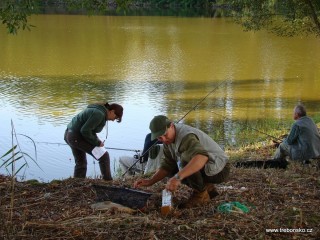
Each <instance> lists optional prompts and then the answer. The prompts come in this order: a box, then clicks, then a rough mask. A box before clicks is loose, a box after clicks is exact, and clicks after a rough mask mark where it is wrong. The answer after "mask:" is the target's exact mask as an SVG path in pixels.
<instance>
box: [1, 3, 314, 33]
mask: <svg viewBox="0 0 320 240" xmlns="http://www.w3.org/2000/svg"><path fill="white" fill-rule="evenodd" d="M43 3H46V4H48V3H51V4H52V3H59V4H63V6H64V7H65V8H67V9H73V10H85V12H86V13H87V14H92V13H104V12H106V11H107V10H108V8H109V7H110V6H113V5H115V6H116V7H117V9H118V10H119V9H121V10H124V12H125V10H126V9H127V7H128V6H129V7H130V6H135V7H137V6H141V4H142V1H141V0H136V1H134V0H114V1H113V2H112V1H110V0H64V1H63V0H46V1H41V0H1V1H0V20H1V21H2V24H4V25H5V26H6V28H7V29H8V32H9V33H13V34H16V33H17V32H18V30H19V29H30V27H32V25H30V24H29V23H28V17H29V16H30V15H31V14H33V13H36V9H37V8H38V6H39V4H43ZM209 3H212V4H213V5H212V7H219V6H222V7H223V9H225V10H226V11H228V13H229V14H228V15H229V16H231V17H233V19H234V20H235V21H236V22H237V23H239V24H241V25H242V26H243V27H244V29H245V30H246V31H257V30H261V29H266V30H267V31H269V32H272V33H275V34H277V35H279V36H294V35H315V36H318V37H319V36H320V17H319V16H320V1H319V0H233V1H231V0H215V1H209V0H200V1H195V0H180V1H178V0H158V1H156V0H149V1H143V5H145V4H146V5H148V4H149V5H150V7H159V6H163V7H176V6H180V7H202V8H205V7H208V5H209Z"/></svg>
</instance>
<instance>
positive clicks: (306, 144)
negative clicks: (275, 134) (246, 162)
mask: <svg viewBox="0 0 320 240" xmlns="http://www.w3.org/2000/svg"><path fill="white" fill-rule="evenodd" d="M293 119H294V120H295V123H294V124H293V125H292V127H291V130H290V133H289V135H288V137H287V138H286V139H284V141H283V142H282V143H280V145H279V147H278V148H277V150H276V152H275V155H274V159H275V160H279V161H285V157H286V156H289V157H290V158H291V159H292V160H295V161H300V162H302V163H305V162H307V161H309V160H310V159H312V158H316V157H319V156H320V135H319V131H318V128H317V125H316V124H315V123H314V121H313V120H312V119H311V118H309V117H307V111H306V108H305V107H304V106H303V105H301V104H298V105H296V106H295V108H294V111H293Z"/></svg>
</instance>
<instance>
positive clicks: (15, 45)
mask: <svg viewBox="0 0 320 240" xmlns="http://www.w3.org/2000/svg"><path fill="white" fill-rule="evenodd" d="M30 22H31V23H32V24H33V25H35V26H36V27H35V28H33V29H32V31H30V32H29V31H24V32H19V33H18V35H16V36H12V35H8V34H7V33H6V29H5V28H4V26H1V27H0V39H1V43H0V103H1V106H2V107H1V109H0V115H1V124H0V134H1V138H0V146H1V148H0V155H2V154H4V153H5V152H6V151H7V150H8V149H10V148H11V146H12V144H16V143H17V141H18V143H19V146H20V148H21V150H22V151H23V152H27V153H28V154H29V155H30V156H31V157H32V158H33V159H35V158H36V159H37V164H35V163H33V161H32V160H28V159H27V162H28V163H29V165H30V166H29V167H28V168H24V171H23V172H22V171H21V172H19V176H20V177H21V175H24V178H25V179H31V178H32V179H38V180H41V181H50V180H52V179H62V178H67V177H69V176H71V175H72V173H73V167H74V162H73V157H72V153H71V150H70V149H69V147H68V146H67V145H65V143H64V141H63V133H64V130H65V128H66V125H67V124H68V122H69V121H70V120H71V118H72V117H73V116H74V115H75V114H76V113H78V112H79V111H81V110H82V109H83V108H85V106H86V105H87V104H89V103H93V102H101V101H108V102H110V103H113V102H116V103H119V104H121V105H123V106H124V117H123V121H122V122H121V123H120V124H118V123H116V122H111V123H109V124H108V131H106V130H105V129H104V130H103V131H102V132H101V133H100V134H98V135H99V136H100V137H101V138H102V139H103V138H105V136H106V135H108V137H107V140H106V142H105V145H106V147H107V148H109V153H110V156H111V160H112V164H111V165H112V169H113V173H114V174H115V172H116V169H117V166H118V158H119V156H121V155H133V154H135V152H134V151H131V150H141V148H142V147H143V141H144V137H145V135H146V134H147V133H148V132H149V129H148V127H149V122H150V120H151V119H152V117H153V116H155V115H158V114H165V115H167V116H168V117H169V118H171V119H172V120H175V121H177V120H179V119H181V118H182V117H183V116H184V115H185V114H186V113H188V112H189V111H190V110H192V109H193V108H194V107H195V106H197V107H196V108H195V109H194V110H192V111H191V112H190V113H188V114H187V116H186V117H185V118H184V119H183V121H182V122H185V123H187V124H190V125H192V126H196V127H199V128H201V129H202V130H204V131H206V132H208V133H209V134H211V135H212V134H213V133H214V132H215V130H216V129H222V131H223V133H224V136H225V137H224V140H226V141H228V140H230V136H232V134H231V133H232V131H233V129H232V126H233V125H232V121H249V122H251V121H258V120H261V119H262V120H263V119H275V120H281V119H290V118H291V115H292V109H293V107H294V105H295V104H296V103H297V102H299V101H302V102H303V103H304V104H305V105H306V107H307V110H308V114H309V115H311V116H312V115H313V114H316V113H319V110H320V104H319V102H320V97H319V91H320V84H319V83H320V62H319V61H318V59H320V44H319V43H320V39H316V38H313V37H304V38H302V37H295V38H280V37H277V36H274V35H272V34H268V33H266V32H263V31H262V32H256V33H254V32H243V31H242V29H241V27H240V26H238V25H236V24H234V23H232V22H231V21H230V20H229V19H226V18H220V19H215V18H204V17H194V18H182V17H168V16H167V17H155V16H153V17H147V16H143V17H139V16H126V17H123V16H90V17H88V16H81V15H36V16H32V17H31V19H30ZM198 103H200V104H199V105H198ZM289 127H290V126H288V128H289ZM12 130H14V133H16V135H15V134H14V135H15V137H14V140H12ZM26 136H27V137H26ZM30 138H31V139H32V140H33V141H34V143H33V142H32V141H31V140H30ZM12 141H13V142H12ZM233 141H235V142H236V141H237V139H233ZM34 146H36V151H35V147H34ZM113 148H117V149H113ZM119 149H126V150H119ZM127 150H128V151H127ZM94 163H96V162H95V161H94V160H93V159H92V158H91V157H88V164H89V166H88V167H89V168H88V176H91V177H94V176H95V174H99V167H98V165H96V164H94ZM37 165H38V166H37ZM0 172H1V173H6V170H5V169H4V168H3V167H2V168H1V169H0Z"/></svg>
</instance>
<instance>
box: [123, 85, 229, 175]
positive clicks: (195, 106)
mask: <svg viewBox="0 0 320 240" xmlns="http://www.w3.org/2000/svg"><path fill="white" fill-rule="evenodd" d="M227 81H229V80H227V79H225V80H224V81H222V82H221V83H219V84H218V85H217V86H216V87H215V88H213V89H212V90H211V91H210V92H209V93H208V94H207V95H206V96H205V97H203V98H202V99H201V100H200V101H199V102H198V103H197V104H196V105H194V106H193V107H192V108H191V109H190V110H189V111H188V112H187V113H186V114H185V115H183V117H182V118H180V119H179V120H178V121H177V122H175V123H179V122H181V121H182V120H183V119H184V118H185V117H186V116H187V115H188V114H189V113H191V112H192V111H194V110H195V109H196V108H197V107H198V106H199V105H200V104H201V103H202V102H203V101H204V100H206V98H207V97H209V96H210V94H212V93H213V92H214V91H216V90H217V89H218V88H219V87H220V86H222V85H223V84H225V83H226V82H227ZM157 143H159V141H156V142H155V143H153V144H152V145H151V147H149V148H148V149H147V150H146V151H145V152H144V153H142V155H141V156H140V157H138V159H137V160H136V161H135V162H134V163H133V164H132V165H131V166H130V167H129V168H128V169H127V170H126V171H125V172H124V173H123V174H122V177H123V176H124V175H125V174H126V173H127V172H129V171H130V170H131V169H132V168H133V167H134V166H135V165H136V164H137V163H138V162H139V161H140V158H141V157H144V156H145V155H146V154H147V153H148V152H149V151H150V149H151V148H152V147H153V146H155V145H156V144H157Z"/></svg>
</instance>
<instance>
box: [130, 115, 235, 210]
mask: <svg viewBox="0 0 320 240" xmlns="http://www.w3.org/2000/svg"><path fill="white" fill-rule="evenodd" d="M149 128H150V130H151V140H154V139H158V141H161V142H163V145H164V149H163V152H164V159H163V160H162V162H161V166H160V168H159V169H158V171H157V172H156V173H155V174H154V175H153V176H152V177H151V178H149V179H139V180H137V181H136V182H135V183H134V187H141V186H151V185H153V184H155V183H156V182H159V181H161V180H162V179H164V178H165V177H171V178H170V179H169V180H168V182H167V184H166V189H167V190H169V191H172V192H173V191H175V190H177V189H178V187H179V185H180V184H181V183H183V184H186V185H188V186H189V187H191V188H192V189H193V190H194V192H193V195H192V197H191V198H190V199H189V201H188V202H187V203H186V204H185V206H184V207H193V206H199V205H202V204H204V203H207V202H209V201H210V198H213V197H215V196H216V195H217V191H216V190H215V188H214V183H221V182H224V181H226V180H227V178H228V176H229V172H230V166H229V164H228V163H227V162H228V157H227V156H226V154H225V153H224V151H223V150H222V149H221V148H220V147H219V145H218V144H217V143H216V142H215V141H214V140H213V139H212V138H211V137H209V136H208V135H207V134H205V133H204V132H202V131H201V130H199V129H196V128H193V127H191V126H188V125H185V124H180V123H174V122H172V121H170V120H169V119H168V118H167V117H166V116H163V115H158V116H155V117H154V118H153V119H152V120H151V122H150V126H149ZM179 160H180V166H178V161H179Z"/></svg>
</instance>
